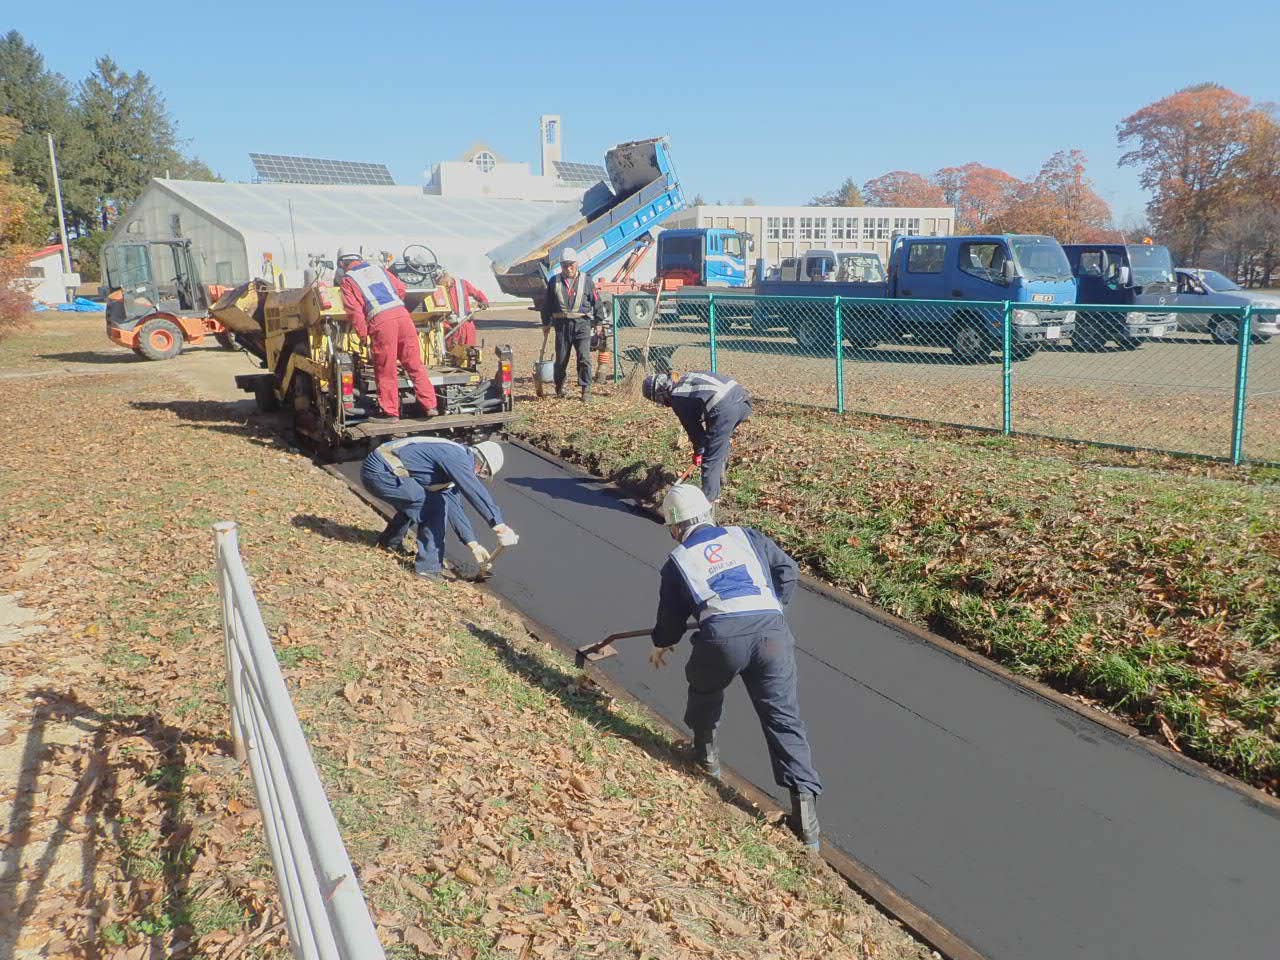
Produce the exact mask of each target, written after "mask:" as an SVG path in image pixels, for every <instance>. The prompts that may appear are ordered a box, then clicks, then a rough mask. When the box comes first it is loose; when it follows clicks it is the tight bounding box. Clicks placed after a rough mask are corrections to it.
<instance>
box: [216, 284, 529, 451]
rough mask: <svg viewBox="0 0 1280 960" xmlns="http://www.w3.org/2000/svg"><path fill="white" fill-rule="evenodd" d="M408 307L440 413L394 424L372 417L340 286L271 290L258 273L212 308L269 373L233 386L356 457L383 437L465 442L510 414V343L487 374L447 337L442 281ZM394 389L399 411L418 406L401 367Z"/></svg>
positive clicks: (475, 351) (370, 388) (319, 447)
mask: <svg viewBox="0 0 1280 960" xmlns="http://www.w3.org/2000/svg"><path fill="white" fill-rule="evenodd" d="M405 305H406V306H407V307H408V308H409V312H410V315H411V316H412V317H413V321H414V325H415V326H416V327H417V329H418V340H419V343H420V344H421V348H422V356H423V360H424V362H425V363H426V366H427V370H428V372H429V373H430V375H431V383H432V385H433V386H434V387H435V389H436V394H437V396H438V398H439V404H440V405H439V411H440V414H439V415H438V416H435V417H432V418H431V419H405V418H402V419H401V420H399V421H397V422H394V423H385V422H376V421H372V420H370V419H369V418H370V415H371V414H373V413H376V411H377V390H376V387H375V384H374V376H373V362H372V357H371V356H370V354H369V348H368V345H367V344H365V343H363V342H362V341H361V340H360V338H359V337H357V336H356V335H355V334H354V333H353V332H352V331H351V328H350V325H349V324H348V323H347V320H346V314H345V312H344V310H343V307H342V295H341V292H340V290H339V289H338V288H337V287H332V286H324V285H321V284H318V283H313V284H311V285H309V286H305V287H299V288H294V289H288V290H276V289H274V288H272V287H271V286H270V285H269V284H267V283H264V282H263V281H261V280H254V281H250V282H249V283H247V284H244V285H242V286H239V287H237V288H235V289H234V290H230V291H228V292H227V293H225V294H224V295H223V296H222V297H221V298H220V299H219V300H218V302H217V303H215V304H214V305H213V306H212V307H211V308H210V311H209V312H210V314H212V315H213V316H214V317H215V318H216V319H217V320H218V321H219V322H220V323H222V325H223V326H225V327H226V328H227V330H228V331H230V333H231V335H232V336H233V337H234V339H235V342H236V343H237V344H239V345H240V346H241V347H243V348H244V349H245V350H247V351H248V352H249V353H250V354H252V355H253V356H255V357H257V358H258V360H259V362H260V363H261V364H262V367H263V369H264V370H265V371H266V372H264V373H257V374H242V375H240V376H237V377H236V385H237V386H238V387H240V389H242V390H245V391H246V392H249V393H252V394H253V395H254V398H255V399H256V400H257V404H258V408H259V409H260V410H263V411H274V410H283V411H284V412H285V413H286V414H288V415H289V416H290V418H291V419H292V422H293V428H294V432H295V434H296V435H297V436H298V437H299V438H302V439H304V440H305V441H306V442H307V444H308V445H309V446H310V447H312V448H313V449H314V450H315V451H316V452H317V453H319V454H320V455H322V456H325V457H327V458H332V459H344V458H345V456H354V455H358V454H360V453H361V452H362V451H363V450H365V449H367V448H368V447H369V446H370V444H371V442H374V441H376V440H377V438H379V437H385V436H389V435H396V436H402V435H408V434H422V433H439V434H444V435H446V436H454V437H456V438H458V439H459V440H465V441H468V442H470V441H473V440H478V439H483V438H484V437H486V436H489V435H492V434H494V433H496V432H497V431H498V430H500V429H501V427H502V425H503V424H505V423H506V422H507V421H508V420H510V419H511V417H512V410H511V408H512V400H511V398H512V390H511V378H512V369H513V368H512V355H511V348H510V347H509V346H500V347H498V348H497V349H496V350H495V351H494V354H495V355H496V360H497V366H496V369H495V370H494V371H493V373H492V374H491V375H488V376H486V375H485V374H484V373H483V372H482V371H481V364H482V351H481V349H479V348H477V347H471V346H465V345H452V346H450V345H447V344H446V341H445V335H444V333H445V331H444V327H445V320H446V319H447V318H448V317H449V314H450V310H449V300H448V297H447V295H446V293H445V290H444V288H443V287H441V286H436V287H434V288H433V289H426V290H410V291H409V293H408V294H407V296H406V298H405ZM399 387H400V396H401V402H402V410H407V409H416V405H415V404H414V399H413V387H412V384H411V383H410V382H409V380H408V378H407V377H405V376H404V374H403V373H400V374H399Z"/></svg>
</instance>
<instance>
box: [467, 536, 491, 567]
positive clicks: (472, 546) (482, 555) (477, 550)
mask: <svg viewBox="0 0 1280 960" xmlns="http://www.w3.org/2000/svg"><path fill="white" fill-rule="evenodd" d="M467 549H469V550H470V551H471V555H472V556H473V557H475V558H476V563H478V564H480V565H481V566H484V565H485V564H486V563H488V562H489V560H490V554H489V551H488V550H486V549H485V548H484V547H482V546H481V545H480V544H478V543H477V542H476V541H474V540H472V541H471V542H470V543H468V544H467Z"/></svg>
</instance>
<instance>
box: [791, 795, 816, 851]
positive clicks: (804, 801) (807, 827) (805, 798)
mask: <svg viewBox="0 0 1280 960" xmlns="http://www.w3.org/2000/svg"><path fill="white" fill-rule="evenodd" d="M791 829H792V830H794V831H795V832H796V836H798V837H799V838H800V842H801V843H803V844H804V845H805V846H806V847H808V848H809V849H810V850H817V849H818V844H819V840H818V837H819V835H820V834H821V832H822V831H821V829H820V828H819V827H818V798H817V797H815V796H814V795H813V794H812V793H808V792H806V791H804V790H792V791H791Z"/></svg>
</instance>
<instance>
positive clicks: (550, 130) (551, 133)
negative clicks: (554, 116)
mask: <svg viewBox="0 0 1280 960" xmlns="http://www.w3.org/2000/svg"><path fill="white" fill-rule="evenodd" d="M555 142H556V121H554V120H548V121H547V143H549V144H551V145H553V146H554V144H555Z"/></svg>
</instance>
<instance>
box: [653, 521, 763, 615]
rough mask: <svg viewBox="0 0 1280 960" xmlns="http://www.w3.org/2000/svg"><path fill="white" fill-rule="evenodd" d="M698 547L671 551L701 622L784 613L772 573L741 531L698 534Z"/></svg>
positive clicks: (686, 545)
mask: <svg viewBox="0 0 1280 960" xmlns="http://www.w3.org/2000/svg"><path fill="white" fill-rule="evenodd" d="M693 537H694V539H696V541H697V542H696V543H682V544H680V545H679V546H678V547H676V548H675V549H674V550H672V551H671V559H672V560H673V561H674V562H675V565H676V569H678V570H679V571H680V574H681V576H683V577H684V582H685V583H686V584H687V585H688V587H689V592H690V593H692V594H693V599H694V601H695V602H696V603H697V604H698V619H699V620H706V619H707V618H708V617H714V616H720V615H722V614H731V613H781V612H782V604H781V603H780V602H779V601H778V596H777V594H775V593H774V592H773V583H772V581H771V580H770V579H769V572H768V571H767V570H765V568H764V565H763V564H762V563H761V562H760V557H759V556H757V555H756V551H755V549H754V548H753V547H752V546H751V541H750V540H749V539H747V535H746V533H744V532H743V530H742V528H741V527H709V528H704V529H701V530H698V531H695V533H694V535H693Z"/></svg>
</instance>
